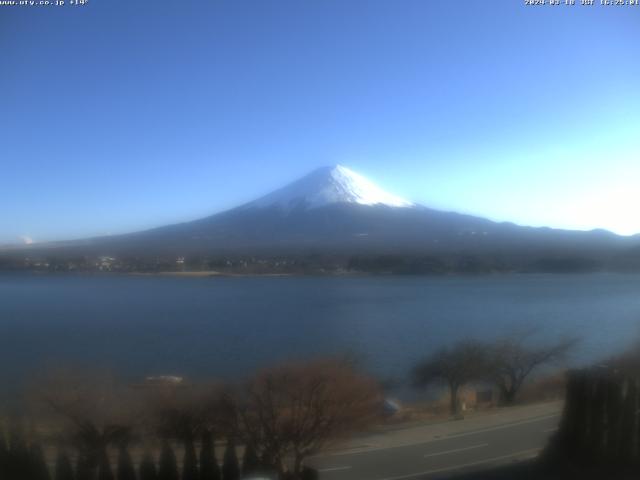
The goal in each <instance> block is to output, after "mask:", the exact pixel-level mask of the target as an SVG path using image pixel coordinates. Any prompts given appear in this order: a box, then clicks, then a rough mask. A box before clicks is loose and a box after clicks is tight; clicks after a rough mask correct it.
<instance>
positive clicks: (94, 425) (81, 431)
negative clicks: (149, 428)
mask: <svg viewBox="0 0 640 480" xmlns="http://www.w3.org/2000/svg"><path fill="white" fill-rule="evenodd" d="M34 399H35V400H36V402H35V403H36V404H37V405H39V406H42V407H44V410H43V414H46V415H49V416H51V415H53V416H52V417H51V421H52V422H54V419H58V420H59V421H60V422H61V425H60V426H61V429H62V431H63V432H64V436H65V437H66V438H65V440H66V441H68V442H70V443H71V444H73V445H74V446H75V447H76V448H77V449H78V465H80V466H81V467H82V469H85V470H86V471H89V472H94V473H95V471H96V469H97V468H98V465H99V463H100V461H101V459H102V460H104V456H105V455H106V449H107V448H108V447H109V446H110V445H118V446H126V444H127V443H128V442H129V441H130V440H131V438H132V435H133V429H134V424H135V420H134V418H135V413H134V404H135V402H133V400H132V398H131V396H130V395H129V392H127V391H126V390H125V389H123V388H122V387H121V386H120V385H118V384H117V383H116V382H115V381H114V380H113V379H112V378H111V377H110V376H108V375H104V374H99V373H93V374H89V373H80V372H56V373H52V374H50V375H49V376H48V377H47V378H46V379H45V380H43V381H42V383H41V384H40V385H39V387H38V389H37V390H36V391H35V397H34ZM52 424H55V423H52Z"/></svg>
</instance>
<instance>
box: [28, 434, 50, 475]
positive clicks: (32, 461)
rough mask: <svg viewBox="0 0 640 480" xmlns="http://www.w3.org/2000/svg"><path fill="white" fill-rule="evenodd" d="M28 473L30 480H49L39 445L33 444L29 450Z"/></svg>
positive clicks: (47, 468)
mask: <svg viewBox="0 0 640 480" xmlns="http://www.w3.org/2000/svg"><path fill="white" fill-rule="evenodd" d="M29 471H30V477H29V478H31V479H32V480H51V474H50V473H49V467H47V461H46V459H45V458H44V452H43V451H42V447H41V446H40V444H39V443H33V444H32V445H31V448H30V450H29Z"/></svg>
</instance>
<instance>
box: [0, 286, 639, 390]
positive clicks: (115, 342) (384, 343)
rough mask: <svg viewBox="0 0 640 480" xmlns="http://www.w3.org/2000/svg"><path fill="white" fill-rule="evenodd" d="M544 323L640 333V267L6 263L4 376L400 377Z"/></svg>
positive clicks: (606, 341)
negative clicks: (302, 367) (378, 273)
mask: <svg viewBox="0 0 640 480" xmlns="http://www.w3.org/2000/svg"><path fill="white" fill-rule="evenodd" d="M526 326H535V327H538V328H539V329H540V331H539V337H540V339H541V340H554V339H557V338H558V337H560V336H563V335H570V336H576V335H578V336H580V337H581V339H582V341H581V343H580V345H579V347H578V348H577V349H576V351H575V353H574V356H573V359H572V361H573V362H574V363H585V362H589V361H595V360H597V359H599V358H601V357H604V356H606V355H609V354H611V353H614V352H617V351H619V350H620V349H622V348H624V347H626V346H628V345H629V344H630V343H631V342H633V341H635V340H636V339H637V338H640V276H639V275H616V274H597V275H499V276H478V277H453V276H452V277H357V278H355V277H322V278H314V277H279V278H275V277H269V278H267V277H246V278H173V277H146V276H119V275H113V276H111V275H104V276H75V275H6V274H5V275H0V381H2V385H4V386H6V387H9V389H11V387H12V386H13V387H15V386H17V385H19V384H20V382H21V381H23V380H24V379H25V378H28V377H30V376H31V375H33V373H34V372H41V371H42V370H44V369H48V368H55V367H57V366H69V365H79V366H82V367H83V368H107V369H112V370H113V371H115V372H117V373H118V374H121V375H123V376H124V377H126V378H127V379H131V380H136V379H140V378H142V377H144V376H147V375H158V374H179V375H186V376H189V377H196V378H197V377H203V376H206V377H225V378H229V377H237V376H241V375H244V374H246V373H248V372H251V371H252V370H254V369H255V368H257V367H260V366H263V365H269V364H272V363H274V362H275V361H278V360H282V359H288V358H299V357H307V356H312V355H322V354H328V353H329V354H342V353H348V354H351V355H353V356H355V357H356V358H358V359H359V360H361V362H362V364H363V366H364V367H365V368H366V369H368V370H369V371H371V372H372V373H375V374H376V375H378V376H380V377H381V378H383V379H386V378H392V377H395V378H398V379H406V378H407V374H408V371H409V370H410V368H411V365H412V364H413V363H414V362H415V361H416V360H417V359H419V358H421V357H422V356H424V355H426V354H429V353H430V352H432V351H433V350H434V349H436V348H438V347H441V346H443V345H447V344H450V343H452V342H454V341H456V340H458V339H461V338H465V337H479V338H485V339H488V338H493V337H495V336H498V335H502V334H504V333H509V332H513V331H515V330H517V329H520V328H523V327H526Z"/></svg>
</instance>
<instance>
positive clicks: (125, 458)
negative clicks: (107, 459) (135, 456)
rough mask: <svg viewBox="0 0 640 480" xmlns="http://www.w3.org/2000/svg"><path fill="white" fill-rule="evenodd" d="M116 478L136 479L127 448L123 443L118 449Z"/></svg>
mask: <svg viewBox="0 0 640 480" xmlns="http://www.w3.org/2000/svg"><path fill="white" fill-rule="evenodd" d="M117 478H118V480H136V471H135V468H134V467H133V460H131V455H130V454H129V450H127V447H125V446H124V445H122V446H120V448H119V449H118V470H117Z"/></svg>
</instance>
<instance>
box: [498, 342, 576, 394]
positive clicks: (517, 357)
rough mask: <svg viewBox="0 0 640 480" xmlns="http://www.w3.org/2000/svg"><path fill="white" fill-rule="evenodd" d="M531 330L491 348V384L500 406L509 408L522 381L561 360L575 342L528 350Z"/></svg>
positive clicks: (532, 347) (533, 347)
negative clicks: (547, 365) (539, 369)
mask: <svg viewBox="0 0 640 480" xmlns="http://www.w3.org/2000/svg"><path fill="white" fill-rule="evenodd" d="M534 333H535V330H528V331H526V332H524V333H521V334H518V335H511V336H509V337H505V338H502V339H500V340H498V341H497V342H495V343H494V344H493V345H492V346H491V351H490V357H491V360H490V363H491V368H490V369H491V372H492V375H491V377H492V379H493V380H494V381H495V383H496V385H497V387H498V389H499V390H500V396H501V399H502V401H503V402H504V403H506V404H512V403H513V402H515V400H516V396H517V395H518V392H519V391H520V388H521V387H522V384H523V383H524V381H525V380H526V378H527V377H528V376H529V375H530V374H531V372H533V371H534V370H535V369H537V368H539V367H541V366H542V365H545V364H551V363H554V362H558V361H560V360H562V359H564V358H565V357H566V355H567V353H568V352H569V351H570V350H571V348H573V347H574V345H575V344H576V340H575V339H562V340H560V341H557V342H554V343H551V344H547V345H541V346H531V345H530V341H531V337H532V336H533V335H534Z"/></svg>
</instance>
